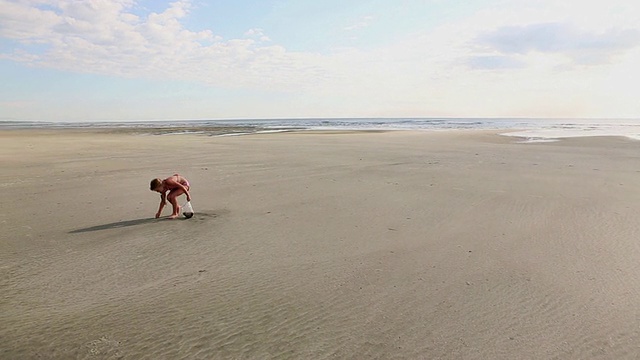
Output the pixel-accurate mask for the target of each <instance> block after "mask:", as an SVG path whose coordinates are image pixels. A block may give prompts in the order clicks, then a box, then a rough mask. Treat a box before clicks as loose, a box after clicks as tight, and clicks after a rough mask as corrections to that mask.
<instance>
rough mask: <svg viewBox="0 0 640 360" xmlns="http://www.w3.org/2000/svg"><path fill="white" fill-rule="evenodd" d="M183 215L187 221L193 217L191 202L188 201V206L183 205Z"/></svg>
mask: <svg viewBox="0 0 640 360" xmlns="http://www.w3.org/2000/svg"><path fill="white" fill-rule="evenodd" d="M182 215H184V217H186V218H187V219H190V218H191V217H193V207H192V206H191V201H187V203H186V204H184V205H182Z"/></svg>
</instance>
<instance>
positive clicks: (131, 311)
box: [0, 130, 640, 359]
mask: <svg viewBox="0 0 640 360" xmlns="http://www.w3.org/2000/svg"><path fill="white" fill-rule="evenodd" d="M516 140H517V139H512V138H507V137H501V136H499V135H496V134H494V133H491V132H464V131H461V132H435V133H428V132H386V133H376V132H372V133H304V132H303V133H284V134H265V135H251V136H241V137H208V136H196V135H178V136H140V135H136V134H106V133H98V132H93V133H92V132H87V131H72V130H59V131H43V130H38V131H35V130H29V131H22V130H20V131H18V130H15V131H3V132H0V163H1V164H2V172H1V173H0V197H1V198H2V210H1V211H0V224H1V226H2V232H1V234H0V324H1V326H0V351H1V352H0V358H2V359H39V358H43V359H49V358H52V359H69V358H85V359H92V358H98V359H114V358H123V359H183V358H184V359H272V358H273V359H326V358H332V359H333V358H336V359H368V358H375V359H591V358H593V359H637V358H640V306H639V304H640V290H639V289H640V276H639V274H640V265H639V264H640V221H639V216H640V215H639V214H640V142H634V141H631V140H625V139H622V138H582V139H569V140H563V141H560V142H556V143H539V144H522V143H517V142H516ZM174 172H179V173H181V174H183V175H184V176H186V177H187V178H188V179H189V180H190V181H191V183H192V195H193V202H192V203H193V206H194V208H195V211H196V215H195V216H194V217H193V218H192V219H189V220H184V219H180V220H173V221H171V220H165V219H159V220H156V219H153V218H152V217H153V215H154V214H155V212H156V209H157V206H158V202H159V196H158V194H157V193H153V192H151V191H149V190H148V183H149V180H151V178H154V177H164V176H169V175H171V174H173V173H174ZM168 213H169V209H168V208H166V209H165V214H166V215H168Z"/></svg>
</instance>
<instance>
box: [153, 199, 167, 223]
mask: <svg viewBox="0 0 640 360" xmlns="http://www.w3.org/2000/svg"><path fill="white" fill-rule="evenodd" d="M166 204H167V195H166V194H165V193H162V194H160V207H159V208H158V212H157V213H156V219H157V218H159V217H160V214H162V209H163V208H164V206H165V205H166Z"/></svg>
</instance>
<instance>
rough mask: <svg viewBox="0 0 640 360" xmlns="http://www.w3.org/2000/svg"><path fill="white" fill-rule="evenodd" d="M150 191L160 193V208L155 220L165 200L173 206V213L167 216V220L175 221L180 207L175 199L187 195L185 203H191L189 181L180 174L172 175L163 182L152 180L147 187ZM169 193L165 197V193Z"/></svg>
mask: <svg viewBox="0 0 640 360" xmlns="http://www.w3.org/2000/svg"><path fill="white" fill-rule="evenodd" d="M149 188H150V190H151V191H157V192H159V193H160V207H159V208H158V212H157V213H156V219H157V218H159V217H160V214H161V213H162V209H163V208H164V206H165V205H166V203H167V201H166V200H167V199H168V200H169V202H170V203H171V206H173V213H171V216H169V219H175V218H177V217H178V215H179V214H180V206H178V200H176V198H177V197H178V196H180V195H182V194H185V195H187V201H191V195H189V188H190V186H189V181H188V180H187V179H185V178H184V177H183V176H182V175H180V174H173V176H170V177H168V178H166V179H164V180H161V179H153V180H151V184H150V185H149ZM167 191H168V192H169V194H168V195H167V194H166V192H167Z"/></svg>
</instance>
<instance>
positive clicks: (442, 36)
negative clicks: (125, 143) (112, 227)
mask: <svg viewBox="0 0 640 360" xmlns="http://www.w3.org/2000/svg"><path fill="white" fill-rule="evenodd" d="M40 5H46V6H40ZM596 5H597V6H596ZM596 5H594V4H592V2H583V1H577V0H567V1H562V2H558V1H552V0H527V1H524V0H522V1H512V0H496V3H495V6H492V7H485V8H483V9H481V10H480V11H478V12H476V13H474V14H471V15H469V16H467V17H465V18H461V19H458V20H456V21H454V22H450V23H443V24H440V25H439V26H435V27H430V29H429V30H428V31H423V32H419V31H416V32H414V33H412V34H410V35H406V36H404V37H398V38H397V40H396V41H395V42H394V43H390V44H383V45H379V47H377V48H370V49H369V50H358V49H355V48H341V49H339V50H336V51H335V52H334V53H331V54H317V53H311V52H308V53H302V52H291V51H288V50H287V49H286V48H285V47H283V46H281V45H278V44H273V43H272V42H271V41H270V39H269V37H268V36H267V34H266V33H265V31H264V30H262V29H259V28H253V29H248V30H247V31H246V33H245V36H244V37H243V38H239V39H228V40H225V39H222V38H221V37H220V36H217V35H216V34H214V33H212V32H211V31H209V30H204V31H191V30H189V29H187V28H185V26H184V25H183V24H184V22H185V21H184V20H185V17H186V16H188V13H189V9H190V7H191V5H190V2H189V1H177V2H175V3H173V4H171V5H170V6H169V7H168V8H167V9H166V10H165V11H162V12H159V13H152V14H150V15H148V16H136V15H134V14H133V11H132V9H133V7H134V6H135V4H134V2H133V1H125V0H122V1H92V2H84V1H83V2H80V1H70V0H65V1H62V0H60V1H53V0H52V1H26V0H25V1H7V0H0V9H1V10H0V36H2V37H5V38H9V39H13V40H15V41H16V42H19V43H21V44H25V45H28V44H39V45H41V46H43V47H44V50H32V49H31V48H30V47H28V46H25V47H23V48H21V47H18V48H17V49H16V50H15V51H13V52H11V53H9V54H4V55H2V54H0V57H4V58H9V59H13V60H15V61H20V62H23V63H26V64H30V65H32V66H40V67H49V68H55V69H61V70H66V71H74V72H77V71H82V72H91V73H98V74H106V75H114V76H120V77H130V78H134V77H136V78H137V77H144V78H153V79H167V80H171V79H178V80H184V81H193V82H200V83H205V84H211V85H216V86H221V87H236V88H253V89H259V90H264V91H273V90H275V91H280V92H285V91H286V92H288V95H287V97H286V99H287V100H286V101H287V106H286V107H287V108H294V109H296V111H299V112H297V113H288V114H289V116H314V115H316V116H317V115H318V114H326V115H325V116H331V115H333V116H430V115H432V116H634V114H635V116H638V114H640V105H637V104H638V102H637V101H636V99H637V97H639V96H640V93H639V90H638V88H637V85H636V84H637V83H640V71H639V70H638V67H637V64H638V63H640V49H639V48H638V47H636V45H637V43H638V34H639V33H640V22H639V21H637V20H638V16H637V15H635V14H640V2H638V4H636V2H630V1H626V0H608V1H607V4H602V3H599V4H596ZM39 6H40V7H39ZM371 21H373V18H371V17H364V18H362V19H359V20H358V21H357V22H354V23H353V24H351V25H350V26H347V27H345V28H344V30H345V31H352V32H353V33H357V32H355V31H354V30H357V29H362V28H364V27H366V26H368V25H369V24H371ZM594 63H597V64H599V65H598V66H590V65H585V64H594ZM292 99H295V100H296V101H295V102H294V101H292ZM294 103H295V104H294ZM264 106H271V108H269V109H270V111H272V112H273V113H271V114H270V115H273V116H278V114H277V111H281V108H282V106H275V105H264ZM263 109H264V108H263ZM255 111H256V112H257V113H254V114H253V116H260V115H261V114H260V108H257V109H256V110H255ZM265 115H268V114H265Z"/></svg>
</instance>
